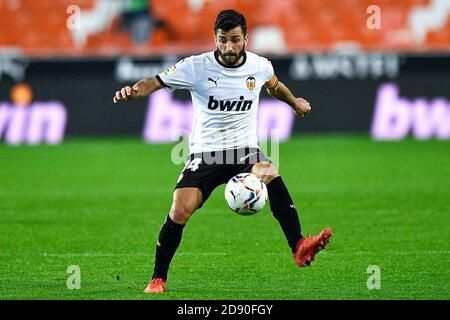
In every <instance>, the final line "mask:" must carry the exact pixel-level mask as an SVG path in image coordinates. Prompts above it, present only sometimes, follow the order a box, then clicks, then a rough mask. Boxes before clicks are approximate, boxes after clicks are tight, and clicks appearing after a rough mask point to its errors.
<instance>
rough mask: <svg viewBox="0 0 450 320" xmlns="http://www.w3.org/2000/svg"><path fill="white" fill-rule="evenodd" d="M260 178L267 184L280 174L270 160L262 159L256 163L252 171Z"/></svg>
mask: <svg viewBox="0 0 450 320" xmlns="http://www.w3.org/2000/svg"><path fill="white" fill-rule="evenodd" d="M250 172H251V173H253V174H254V175H256V176H257V177H258V178H260V179H261V180H262V181H263V182H264V183H265V184H268V183H269V182H270V181H272V180H273V179H275V178H276V177H278V176H279V174H278V170H277V168H276V167H275V166H274V165H273V163H270V162H268V161H261V162H258V163H255V165H254V166H253V167H252V170H251V171H250Z"/></svg>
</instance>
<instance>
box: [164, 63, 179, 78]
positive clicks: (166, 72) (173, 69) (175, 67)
mask: <svg viewBox="0 0 450 320" xmlns="http://www.w3.org/2000/svg"><path fill="white" fill-rule="evenodd" d="M176 70H177V66H176V65H173V66H171V67H169V68H167V69H166V71H164V74H165V75H166V76H168V75H169V74H172V73H174V72H175V71H176Z"/></svg>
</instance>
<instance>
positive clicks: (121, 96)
mask: <svg viewBox="0 0 450 320" xmlns="http://www.w3.org/2000/svg"><path fill="white" fill-rule="evenodd" d="M162 87H163V86H162V85H161V83H160V82H159V81H158V79H156V77H151V78H146V79H142V80H140V81H138V82H136V83H135V84H134V85H133V86H132V87H130V86H126V87H123V88H122V89H120V90H119V91H116V94H115V95H114V98H113V102H114V103H118V102H120V101H127V100H132V99H136V98H139V97H146V96H148V95H149V94H151V93H153V92H155V91H156V90H159V89H161V88H162Z"/></svg>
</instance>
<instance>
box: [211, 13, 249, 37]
mask: <svg viewBox="0 0 450 320" xmlns="http://www.w3.org/2000/svg"><path fill="white" fill-rule="evenodd" d="M238 26H240V27H241V28H242V32H243V33H244V36H245V35H246V34H247V21H246V20H245V17H244V15H243V14H242V13H240V12H237V11H236V10H232V9H229V10H223V11H221V12H220V13H219V14H218V15H217V18H216V22H215V23H214V33H217V30H218V29H222V30H223V31H225V32H226V31H229V30H231V29H234V28H236V27H238Z"/></svg>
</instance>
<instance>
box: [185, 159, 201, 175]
mask: <svg viewBox="0 0 450 320" xmlns="http://www.w3.org/2000/svg"><path fill="white" fill-rule="evenodd" d="M200 163H202V159H201V158H194V159H192V160H189V161H188V162H187V163H186V166H185V169H184V170H191V171H192V172H195V171H197V169H198V167H199V165H200ZM184 170H183V171H184Z"/></svg>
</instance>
